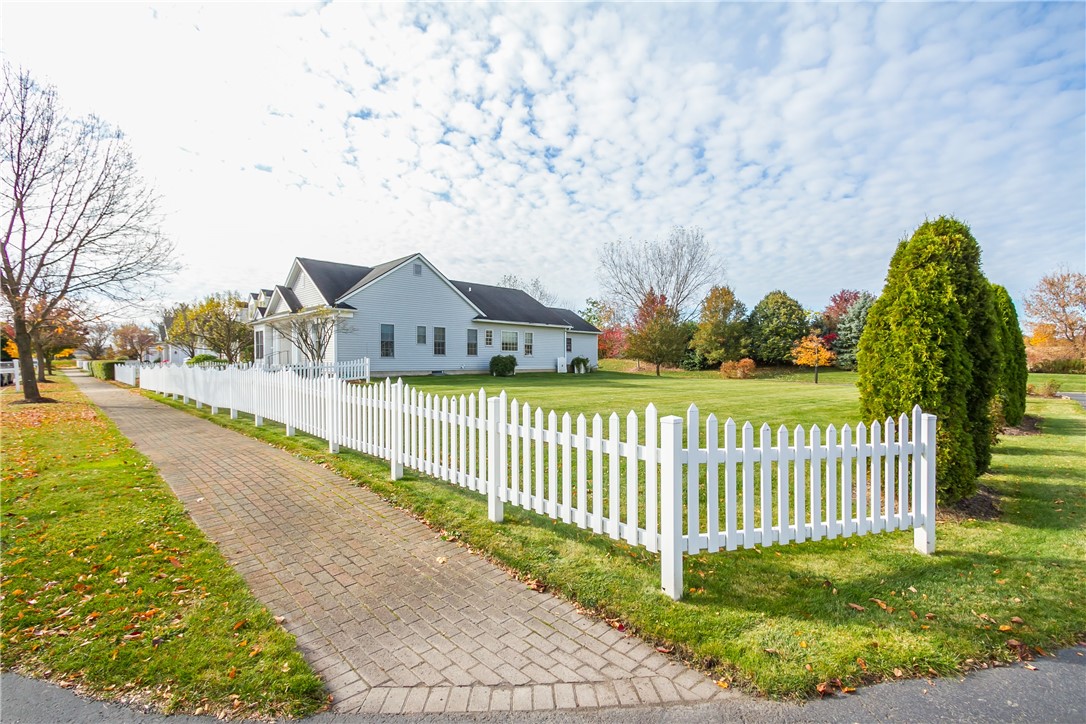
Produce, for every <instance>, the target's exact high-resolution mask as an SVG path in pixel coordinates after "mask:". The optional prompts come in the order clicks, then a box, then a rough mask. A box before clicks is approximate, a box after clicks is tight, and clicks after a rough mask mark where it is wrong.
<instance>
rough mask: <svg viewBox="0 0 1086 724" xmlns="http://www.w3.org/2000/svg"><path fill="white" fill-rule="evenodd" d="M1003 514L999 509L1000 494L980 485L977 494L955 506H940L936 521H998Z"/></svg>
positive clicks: (936, 513)
mask: <svg viewBox="0 0 1086 724" xmlns="http://www.w3.org/2000/svg"><path fill="white" fill-rule="evenodd" d="M1002 514H1003V510H1002V508H1000V507H999V494H998V493H997V492H996V491H994V490H992V489H991V488H989V487H988V486H987V485H978V486H977V492H976V493H974V494H973V495H971V496H969V497H968V498H963V499H962V500H959V501H958V502H957V503H954V504H953V505H940V506H939V507H938V509H936V511H935V520H937V521H940V520H944V521H954V522H956V523H960V522H962V521H963V520H997V519H998V518H999V516H1001V515H1002Z"/></svg>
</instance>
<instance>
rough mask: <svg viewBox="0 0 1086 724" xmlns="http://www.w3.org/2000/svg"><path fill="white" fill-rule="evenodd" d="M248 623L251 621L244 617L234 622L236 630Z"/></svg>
mask: <svg viewBox="0 0 1086 724" xmlns="http://www.w3.org/2000/svg"><path fill="white" fill-rule="evenodd" d="M247 623H249V622H248V621H247V620H246V619H244V618H243V619H241V620H240V621H238V622H237V623H236V624H234V630H235V631H237V630H238V629H239V628H241V627H242V626H244V625H245V624H247Z"/></svg>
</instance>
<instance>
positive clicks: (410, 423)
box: [140, 366, 936, 599]
mask: <svg viewBox="0 0 1086 724" xmlns="http://www.w3.org/2000/svg"><path fill="white" fill-rule="evenodd" d="M140 384H141V386H142V387H144V388H145V389H151V390H155V391H157V392H160V393H164V394H169V395H173V396H174V397H178V398H181V399H184V400H185V401H186V402H188V401H189V400H194V401H195V402H196V405H197V407H200V406H202V405H204V404H207V405H210V406H211V409H212V412H217V411H218V410H219V409H228V410H230V412H231V417H236V416H237V413H238V412H239V411H240V412H246V413H250V414H252V415H253V416H254V418H255V422H256V424H257V425H260V424H262V423H263V421H264V420H265V419H269V420H275V421H277V422H280V423H282V424H284V425H285V426H286V431H287V434H288V435H293V434H294V433H295V431H296V430H302V431H304V432H307V433H309V434H312V435H315V436H317V437H321V438H323V439H326V440H328V442H329V449H330V450H331V451H332V452H338V450H339V448H340V446H343V447H349V448H351V449H354V450H358V451H360V452H363V453H367V454H370V455H375V456H378V457H381V458H383V459H386V460H389V461H390V463H391V467H392V478H393V479H394V480H395V479H398V478H399V477H400V476H401V475H402V473H403V468H404V467H408V468H412V469H414V470H417V471H419V472H421V473H424V474H426V475H430V476H433V477H435V478H439V479H441V480H444V481H447V482H449V483H452V484H454V485H458V486H460V487H463V488H467V489H468V490H471V491H474V492H477V493H479V494H482V495H486V496H487V500H488V511H489V516H490V518H491V520H494V521H501V520H502V519H503V516H504V506H505V505H506V504H509V505H516V506H519V507H521V508H524V509H526V510H532V511H534V512H536V513H538V514H541V515H546V516H548V517H550V518H552V519H555V520H562V521H563V522H566V523H570V524H573V525H576V526H578V527H580V528H584V529H589V530H592V531H593V532H595V533H598V534H601V535H607V536H610V537H611V538H614V539H616V540H625V541H626V542H627V543H629V544H631V545H635V546H641V547H644V548H646V549H647V550H649V551H652V552H658V553H659V554H660V556H661V588H662V589H663V591H664V592H665V593H666V594H667V595H669V596H670V597H672V598H673V599H678V598H680V597H681V596H682V592H683V584H682V580H683V568H682V555H683V553H692V554H693V553H698V552H701V551H708V552H710V553H714V552H717V551H720V550H735V549H736V548H740V547H743V548H752V547H754V546H759V545H761V546H769V545H783V544H788V543H803V542H806V541H817V540H820V539H823V538H846V537H849V536H858V535H868V534H873V533H881V532H884V531H894V530H907V529H912V530H913V531H914V546H915V547H916V548H917V549H918V550H920V551H921V552H924V553H931V552H933V551H934V548H935V425H936V419H935V416H934V415H928V414H925V413H923V412H922V411H921V410H920V409H919V408H914V409H913V411H912V414H911V415H904V414H903V415H901V417H900V418H899V419H898V420H896V421H895V420H893V419H887V420H886V421H885V422H884V423H879V422H874V423H872V424H871V426H870V427H868V426H867V425H864V424H863V423H861V424H860V425H857V426H856V427H855V428H852V427H851V426H849V425H845V426H844V427H842V428H841V429H840V430H838V429H837V428H836V427H835V426H832V425H831V426H829V427H827V428H826V430H825V431H824V432H823V431H822V430H821V429H820V428H819V427H818V426H817V425H816V426H812V427H811V428H810V429H809V430H807V429H805V428H804V427H803V426H797V427H796V428H794V429H793V430H788V429H786V428H784V427H780V428H778V429H777V431H776V434H774V432H773V431H772V430H771V429H770V428H769V426H768V425H762V426H761V427H760V428H758V430H757V434H755V428H754V427H753V426H752V425H751V424H750V423H749V422H748V423H745V424H744V425H742V426H741V427H740V426H737V425H736V423H735V422H733V421H732V420H730V419H729V420H727V421H725V422H724V423H723V425H721V424H720V423H719V421H718V420H717V418H716V417H715V416H714V415H710V416H709V417H708V418H706V419H705V421H704V422H702V421H701V420H700V413H699V411H698V409H697V407H695V406H694V405H691V406H690V408H689V409H688V410H687V419H686V427H685V437H684V422H683V420H682V418H679V417H675V416H668V417H664V418H663V419H657V412H656V408H655V407H654V406H653V405H649V406H648V407H647V408H646V409H645V412H644V415H643V416H638V415H637V414H635V413H634V412H632V411H631V412H630V413H629V414H628V415H626V417H625V418H624V421H623V418H620V417H619V415H618V414H616V413H612V414H611V415H610V416H608V417H607V418H606V420H605V419H604V418H603V417H602V416H600V415H595V416H593V417H592V419H591V420H588V419H586V418H585V416H584V415H578V416H577V418H576V420H574V419H573V418H571V416H570V415H569V414H565V415H562V416H561V418H560V419H559V417H558V415H557V414H556V413H555V412H553V411H551V412H549V413H547V414H544V411H543V410H542V409H541V408H536V409H535V410H532V409H531V408H530V407H529V406H528V405H526V404H525V405H520V404H518V402H517V401H516V400H515V399H514V400H508V399H507V398H506V394H505V393H504V392H503V393H501V394H500V395H497V396H487V394H486V392H485V391H484V390H479V391H478V393H475V394H472V395H460V396H459V397H456V396H450V397H438V396H436V395H432V394H429V393H425V392H422V391H420V390H418V389H415V388H412V387H410V386H408V385H406V384H404V383H403V382H402V381H398V382H396V383H392V382H391V381H390V380H385V381H384V382H383V383H379V384H375V385H351V384H347V383H346V382H344V381H342V380H340V379H337V378H335V377H331V376H328V377H305V376H299V375H297V374H291V373H289V372H287V371H279V372H268V371H265V370H262V369H259V368H253V369H238V368H234V369H225V370H216V369H194V368H184V367H162V366H160V367H144V368H143V370H142V376H141V380H140ZM623 422H624V424H623ZM641 430H644V435H643V437H642V435H641V432H640V431H641ZM684 440H685V442H684Z"/></svg>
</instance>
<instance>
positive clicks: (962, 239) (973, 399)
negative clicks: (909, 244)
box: [916, 216, 1002, 475]
mask: <svg viewBox="0 0 1086 724" xmlns="http://www.w3.org/2000/svg"><path fill="white" fill-rule="evenodd" d="M916 233H917V234H920V233H930V234H932V235H933V236H935V237H936V238H937V239H939V240H940V241H941V242H942V244H943V253H944V254H945V255H946V258H947V261H948V263H949V264H950V272H951V279H952V280H953V282H954V295H955V297H956V298H957V300H958V304H959V305H960V309H961V311H962V316H963V317H964V319H965V325H966V327H965V330H966V336H965V349H966V351H967V352H968V353H969V357H970V360H971V361H972V365H973V366H972V373H973V376H972V381H971V383H970V385H969V388H968V389H967V390H966V400H967V402H968V405H969V433H970V434H971V435H972V436H973V449H974V452H975V455H976V461H977V474H978V475H979V474H981V473H984V472H987V470H988V467H989V466H990V465H991V463H992V441H993V440H994V439H995V435H994V433H993V421H992V416H991V410H992V398H994V397H995V395H996V389H997V387H998V385H999V376H1000V367H1001V364H1002V350H1001V349H1000V347H999V340H998V339H997V337H996V334H997V333H996V324H997V322H996V310H995V303H994V302H993V300H992V285H991V283H990V282H989V281H988V279H987V278H985V276H984V272H982V271H981V268H980V244H978V243H977V240H976V239H974V238H973V234H972V232H971V231H970V230H969V227H968V226H967V225H966V224H964V223H962V222H961V221H958V220H957V219H955V218H953V217H948V216H940V217H939V218H938V219H936V220H935V221H928V222H925V223H924V224H922V225H921V226H920V228H919V229H917V231H916Z"/></svg>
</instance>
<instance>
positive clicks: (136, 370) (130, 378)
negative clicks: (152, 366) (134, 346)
mask: <svg viewBox="0 0 1086 724" xmlns="http://www.w3.org/2000/svg"><path fill="white" fill-rule="evenodd" d="M140 367H141V365H140V363H139V362H126V363H124V364H115V365H113V379H114V380H116V381H117V382H123V383H124V384H126V385H131V386H132V387H136V386H138V385H139V379H140Z"/></svg>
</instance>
